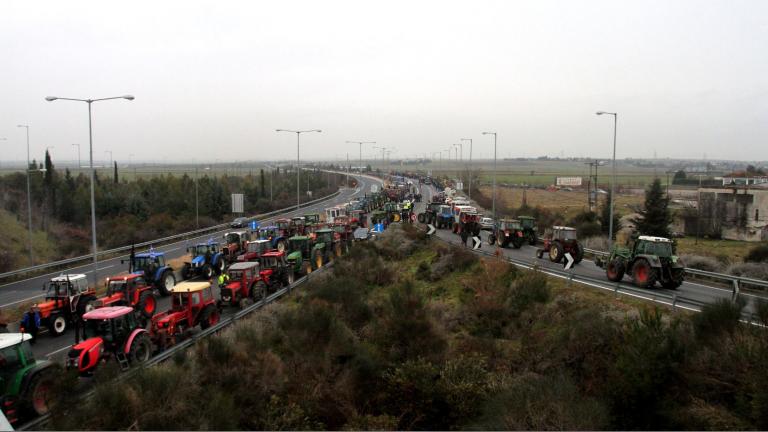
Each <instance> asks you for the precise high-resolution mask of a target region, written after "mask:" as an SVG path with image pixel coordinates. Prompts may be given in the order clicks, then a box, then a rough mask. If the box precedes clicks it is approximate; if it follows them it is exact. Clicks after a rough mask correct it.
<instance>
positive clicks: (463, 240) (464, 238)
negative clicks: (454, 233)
mask: <svg viewBox="0 0 768 432" xmlns="http://www.w3.org/2000/svg"><path fill="white" fill-rule="evenodd" d="M467 239H469V234H467V231H465V230H461V244H463V245H464V247H467Z"/></svg>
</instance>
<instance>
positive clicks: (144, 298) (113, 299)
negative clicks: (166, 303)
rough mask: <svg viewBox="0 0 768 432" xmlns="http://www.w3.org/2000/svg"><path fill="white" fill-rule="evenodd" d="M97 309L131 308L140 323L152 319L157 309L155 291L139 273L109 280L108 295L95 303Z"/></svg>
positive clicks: (113, 277)
mask: <svg viewBox="0 0 768 432" xmlns="http://www.w3.org/2000/svg"><path fill="white" fill-rule="evenodd" d="M93 305H94V306H95V307H97V308H102V307H108V306H130V307H132V308H133V309H134V311H135V312H136V315H137V317H138V318H139V321H140V322H141V321H144V320H148V319H151V318H152V316H153V315H154V314H155V310H156V309H157V299H156V298H155V294H154V290H153V289H152V287H151V286H149V285H147V282H146V281H145V280H144V275H143V274H139V273H133V274H128V275H124V276H112V277H110V278H107V294H106V295H105V296H103V297H99V298H97V299H96V301H95V302H93Z"/></svg>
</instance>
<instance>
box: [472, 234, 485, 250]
mask: <svg viewBox="0 0 768 432" xmlns="http://www.w3.org/2000/svg"><path fill="white" fill-rule="evenodd" d="M472 240H474V242H475V247H473V248H472V249H480V245H481V244H483V242H482V241H481V240H480V237H478V236H474V237H472Z"/></svg>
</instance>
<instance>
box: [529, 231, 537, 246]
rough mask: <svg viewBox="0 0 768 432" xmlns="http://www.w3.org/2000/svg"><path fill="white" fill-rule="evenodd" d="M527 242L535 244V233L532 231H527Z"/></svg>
mask: <svg viewBox="0 0 768 432" xmlns="http://www.w3.org/2000/svg"><path fill="white" fill-rule="evenodd" d="M528 244H529V245H531V246H536V233H534V232H529V233H528Z"/></svg>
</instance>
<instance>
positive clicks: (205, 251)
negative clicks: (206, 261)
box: [187, 242, 219, 257]
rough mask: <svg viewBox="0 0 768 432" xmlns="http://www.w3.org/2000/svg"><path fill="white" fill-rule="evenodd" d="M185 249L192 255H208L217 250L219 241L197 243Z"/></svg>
mask: <svg viewBox="0 0 768 432" xmlns="http://www.w3.org/2000/svg"><path fill="white" fill-rule="evenodd" d="M187 251H188V252H189V253H190V254H192V256H193V257H204V256H209V255H213V254H215V253H218V252H219V243H218V242H208V243H198V244H196V245H194V246H190V247H189V248H188V249H187Z"/></svg>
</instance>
